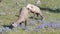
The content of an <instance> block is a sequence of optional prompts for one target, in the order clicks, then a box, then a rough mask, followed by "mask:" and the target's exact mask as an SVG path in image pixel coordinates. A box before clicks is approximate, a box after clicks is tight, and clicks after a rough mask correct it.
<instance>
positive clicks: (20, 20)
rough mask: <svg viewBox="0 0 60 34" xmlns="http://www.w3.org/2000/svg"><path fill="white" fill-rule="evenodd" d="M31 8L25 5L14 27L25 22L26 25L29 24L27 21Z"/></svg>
mask: <svg viewBox="0 0 60 34" xmlns="http://www.w3.org/2000/svg"><path fill="white" fill-rule="evenodd" d="M29 12H30V11H29V10H28V9H27V8H26V7H23V8H22V9H21V14H20V15H19V17H18V19H17V20H16V21H15V22H14V23H13V24H12V26H13V27H17V25H18V24H22V23H23V22H24V23H25V26H26V25H27V23H26V21H27V19H28V15H29Z"/></svg>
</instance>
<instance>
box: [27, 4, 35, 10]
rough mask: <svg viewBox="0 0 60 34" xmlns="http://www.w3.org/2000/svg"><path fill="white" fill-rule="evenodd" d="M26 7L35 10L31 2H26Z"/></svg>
mask: <svg viewBox="0 0 60 34" xmlns="http://www.w3.org/2000/svg"><path fill="white" fill-rule="evenodd" d="M26 7H27V8H28V9H29V10H31V11H33V10H35V7H34V5H32V4H28V5H27V6H26Z"/></svg>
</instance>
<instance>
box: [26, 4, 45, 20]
mask: <svg viewBox="0 0 60 34" xmlns="http://www.w3.org/2000/svg"><path fill="white" fill-rule="evenodd" d="M26 7H27V8H28V9H29V10H30V12H32V13H34V14H36V15H37V17H38V16H39V15H40V16H41V20H43V18H44V16H43V14H42V12H41V10H40V8H39V7H37V6H35V5H33V4H28V5H27V6H26Z"/></svg>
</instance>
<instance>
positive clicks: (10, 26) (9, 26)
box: [2, 25, 13, 29]
mask: <svg viewBox="0 0 60 34" xmlns="http://www.w3.org/2000/svg"><path fill="white" fill-rule="evenodd" d="M2 26H3V27H4V28H6V27H8V28H10V29H12V28H13V26H12V25H2Z"/></svg>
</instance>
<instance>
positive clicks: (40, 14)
mask: <svg viewBox="0 0 60 34" xmlns="http://www.w3.org/2000/svg"><path fill="white" fill-rule="evenodd" d="M36 15H37V17H39V15H40V16H41V20H43V18H44V16H43V15H42V14H40V13H36Z"/></svg>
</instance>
